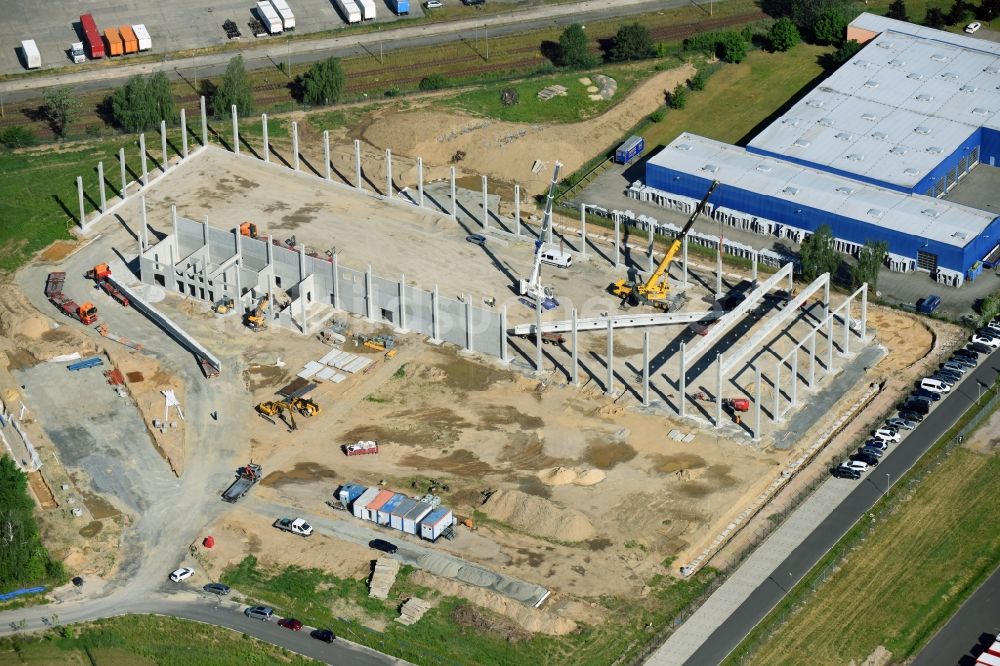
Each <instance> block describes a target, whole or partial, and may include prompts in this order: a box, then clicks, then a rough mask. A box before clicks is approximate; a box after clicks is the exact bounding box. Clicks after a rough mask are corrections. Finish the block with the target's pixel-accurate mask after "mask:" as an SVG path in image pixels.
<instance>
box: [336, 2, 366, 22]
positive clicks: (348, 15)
mask: <svg viewBox="0 0 1000 666" xmlns="http://www.w3.org/2000/svg"><path fill="white" fill-rule="evenodd" d="M334 2H335V3H336V4H337V8H338V9H339V10H340V14H341V16H343V17H344V20H345V21H347V22H348V23H360V22H361V10H360V9H358V6H357V5H356V4H355V3H354V0H334Z"/></svg>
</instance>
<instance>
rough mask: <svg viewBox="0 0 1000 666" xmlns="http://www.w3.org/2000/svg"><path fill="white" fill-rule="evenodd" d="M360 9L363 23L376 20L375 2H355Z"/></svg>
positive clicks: (365, 0) (361, 0)
mask: <svg viewBox="0 0 1000 666" xmlns="http://www.w3.org/2000/svg"><path fill="white" fill-rule="evenodd" d="M355 1H356V2H357V5H358V8H359V9H361V20H362V21H373V20H375V0H355Z"/></svg>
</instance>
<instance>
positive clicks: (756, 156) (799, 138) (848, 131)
mask: <svg viewBox="0 0 1000 666" xmlns="http://www.w3.org/2000/svg"><path fill="white" fill-rule="evenodd" d="M848 37H849V38H852V39H858V40H859V41H862V42H867V44H866V45H865V47H864V48H863V49H862V50H861V51H860V52H859V53H858V54H857V55H856V56H855V57H854V58H852V59H851V60H850V61H848V62H847V63H845V64H844V65H843V66H841V68H840V69H839V70H838V71H837V72H836V73H834V74H833V75H832V76H830V77H829V78H828V79H827V80H826V81H824V82H823V83H822V84H821V85H820V86H818V87H817V88H816V89H814V90H813V91H811V92H810V93H809V94H808V95H806V96H805V97H804V98H803V99H802V100H800V101H799V102H798V103H796V104H795V105H794V106H793V107H792V108H791V109H790V110H789V111H788V112H787V113H785V114H784V115H783V116H782V117H781V118H779V119H778V120H776V121H775V122H774V123H772V124H771V125H769V126H768V127H767V128H765V129H764V130H763V131H762V132H761V133H760V134H758V135H757V136H756V137H755V138H754V139H753V140H752V141H751V142H750V143H749V144H748V145H747V147H746V148H741V147H736V146H731V145H728V144H724V143H720V142H717V141H712V140H710V139H705V138H703V137H698V136H695V135H692V134H683V135H681V136H680V137H678V138H677V139H675V140H674V141H673V142H672V143H671V144H670V145H668V146H667V147H665V148H664V149H663V150H662V151H661V152H660V153H659V154H657V155H656V156H655V157H653V158H652V159H650V160H649V161H648V162H647V164H646V178H645V183H644V184H642V185H637V186H633V187H632V188H630V190H629V193H630V195H632V196H635V197H637V198H640V199H643V200H647V201H653V202H655V203H660V204H662V205H666V206H670V207H674V208H681V209H687V208H689V207H690V206H693V202H695V201H697V200H700V199H701V197H702V196H704V193H705V192H706V191H707V189H708V187H709V185H710V183H711V182H712V181H713V180H718V181H719V183H720V185H719V187H718V188H717V189H716V191H715V193H714V194H713V196H712V200H711V204H712V207H711V211H712V215H713V216H714V217H716V218H717V219H721V220H723V221H726V222H728V223H730V224H733V225H735V226H740V227H742V228H745V229H748V230H751V231H755V232H757V233H763V234H772V235H776V236H779V237H784V238H790V239H792V240H795V241H801V240H802V239H803V238H804V237H805V236H806V235H807V234H809V233H811V232H813V231H815V230H816V229H817V228H818V227H820V226H821V225H823V224H827V225H829V226H830V227H831V228H832V229H833V232H834V236H835V237H836V238H837V246H838V249H840V250H841V251H843V252H847V253H853V252H856V251H857V250H858V249H860V247H861V246H862V245H863V244H864V243H865V242H866V241H870V240H876V241H877V240H881V241H885V242H886V243H888V246H889V252H890V256H889V265H890V268H891V269H893V270H897V271H908V270H926V271H929V272H930V273H931V274H932V275H933V276H934V277H935V278H936V279H937V280H938V281H940V282H943V283H947V284H952V285H955V286H958V285H961V284H962V282H963V281H964V280H965V279H967V278H971V277H974V276H975V275H976V274H978V271H980V270H982V262H983V260H984V259H986V258H987V257H988V256H990V255H991V254H1000V252H994V251H995V250H996V248H997V247H998V246H1000V218H998V217H996V216H995V215H994V214H992V213H990V212H987V211H983V210H978V209H975V208H971V207H968V206H963V205H959V204H955V203H951V202H949V201H945V200H943V199H941V198H939V197H941V196H942V195H944V194H945V193H946V192H948V190H950V189H951V187H953V186H954V185H955V184H956V183H958V181H959V180H961V179H962V178H963V177H964V176H965V175H966V174H968V173H969V172H970V171H971V170H972V169H973V168H974V167H975V166H977V165H978V164H980V163H984V164H989V165H991V166H993V165H997V163H998V162H1000V44H993V43H990V42H984V41H982V40H978V39H973V38H969V37H964V36H961V35H953V34H950V33H946V32H941V31H937V30H932V29H929V28H924V27H921V26H916V25H912V24H909V23H905V22H901V21H895V20H892V19H887V18H885V17H882V16H874V15H871V14H864V15H862V16H861V17H859V18H858V19H857V20H856V21H855V22H854V23H852V24H851V26H850V28H849V30H848ZM991 258H994V257H991Z"/></svg>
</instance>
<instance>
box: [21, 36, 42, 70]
mask: <svg viewBox="0 0 1000 666" xmlns="http://www.w3.org/2000/svg"><path fill="white" fill-rule="evenodd" d="M21 52H22V53H23V54H24V67H25V69H38V68H39V67H41V66H42V54H41V53H39V52H38V45H37V44H35V40H33V39H26V40H24V41H23V42H21Z"/></svg>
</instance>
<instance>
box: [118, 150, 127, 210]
mask: <svg viewBox="0 0 1000 666" xmlns="http://www.w3.org/2000/svg"><path fill="white" fill-rule="evenodd" d="M118 166H119V167H120V168H121V171H122V189H121V191H120V192H119V193H118V194H119V195H120V196H121V198H122V201H124V200H125V192H126V191H127V190H128V174H127V173H125V149H124V148H119V149H118Z"/></svg>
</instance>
